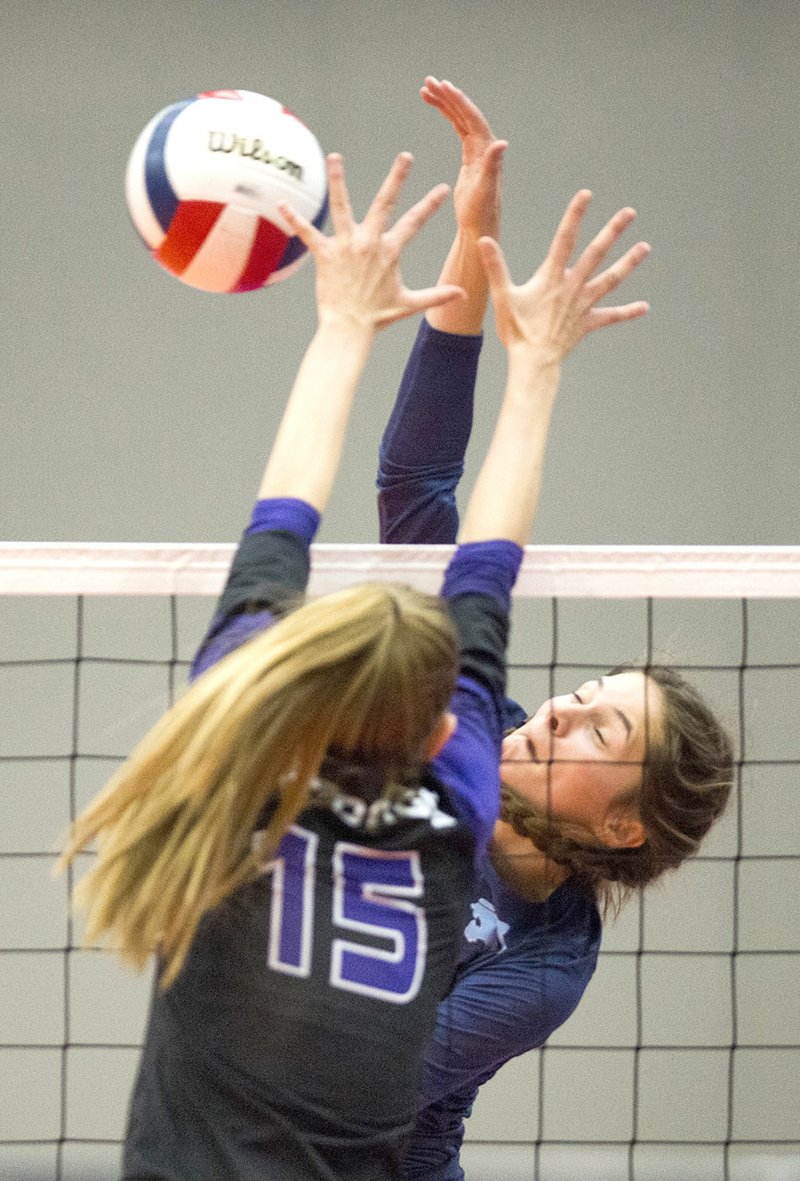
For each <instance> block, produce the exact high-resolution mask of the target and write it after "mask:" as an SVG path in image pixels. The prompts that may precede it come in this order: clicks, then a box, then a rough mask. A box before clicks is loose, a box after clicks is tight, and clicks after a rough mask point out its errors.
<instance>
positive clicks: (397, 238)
mask: <svg viewBox="0 0 800 1181" xmlns="http://www.w3.org/2000/svg"><path fill="white" fill-rule="evenodd" d="M411 163H412V158H411V156H410V155H409V154H408V153H401V154H400V155H399V156H398V157H397V159H396V160H395V162H394V164H393V165H392V168H391V170H390V172H389V175H388V176H387V178H386V180H385V181H384V183H383V185H382V186H381V188H380V189H379V191H378V193H377V195H376V197H375V199H374V201H373V202H372V205H371V206H370V208H369V211H368V212H367V215H366V217H365V218H364V221H363V222H362V223H361V224H358V223H357V222H356V221H355V219H354V217H353V212H352V209H351V208H350V201H349V198H348V194H347V188H346V186H345V182H344V172H343V167H342V160H341V157H340V156H336V155H334V156H330V157H329V160H328V184H329V192H330V212H331V221H332V224H333V229H334V233H333V235H332V236H331V237H326V236H325V235H324V234H321V233H320V232H319V230H317V229H316V228H315V227H314V226H313V225H311V223H310V222H309V221H307V220H306V219H305V218H303V217H301V216H300V215H299V214H297V213H295V212H294V211H293V210H292V209H291V208H290V207H289V206H287V205H282V206H281V207H280V209H281V213H282V214H283V216H284V217H285V218H286V220H287V221H288V222H289V225H290V227H291V228H292V230H293V232H294V233H295V234H296V235H297V236H298V237H299V238H300V239H301V240H302V242H303V243H304V244H305V245H306V246H307V247H308V249H309V251H310V253H311V254H312V256H313V257H314V261H315V263H316V268H317V284H316V290H317V309H318V316H319V323H318V327H317V331H316V334H315V336H314V338H313V340H312V341H311V344H310V345H309V348H308V350H307V352H306V355H305V357H304V359H303V362H302V364H301V366H300V370H299V372H298V375H297V378H296V380H295V383H294V386H293V388H292V392H291V394H290V397H289V401H288V403H287V406H286V410H285V412H284V415H283V419H282V421H281V425H280V429H279V431H278V434H277V437H276V439H275V442H274V444H273V447H272V452H271V454H270V457H269V460H268V462H267V466H266V470H265V472H264V476H263V479H262V482H261V488H260V490H259V496H260V497H261V498H265V497H275V496H280V497H287V496H291V497H296V498H299V499H302V500H305V501H307V502H308V503H309V504H311V505H312V506H313V507H314V508H316V509H317V510H318V511H322V509H323V508H324V507H325V505H326V504H327V501H328V497H329V495H330V491H331V487H332V485H333V480H334V477H335V475H336V471H337V469H338V466H339V460H340V458H341V451H342V444H343V441H344V434H345V428H346V425H347V421H348V418H349V413H350V408H351V405H352V401H353V396H354V394H355V390H356V386H357V383H358V379H359V377H360V375H361V372H362V370H363V368H364V364H365V362H366V359H367V356H368V354H369V350H370V347H371V344H372V341H373V338H374V336H375V334H376V332H377V331H378V330H379V329H380V328H383V327H385V326H386V325H387V324H391V323H393V322H394V321H396V320H400V319H403V318H405V317H406V316H410V315H413V314H414V313H415V312H420V311H425V310H426V309H427V308H432V307H435V306H436V305H438V304H442V303H446V302H448V301H450V300H453V299H456V298H460V297H461V294H462V293H461V292H460V290H459V289H458V288H457V287H455V286H453V285H450V286H444V285H440V286H437V287H433V288H428V289H426V290H423V291H410V290H409V289H408V288H407V287H405V285H404V284H403V282H402V279H401V276H400V272H399V259H400V254H401V251H402V249H403V247H404V246H405V245H406V244H407V243H408V242H409V241H410V239H411V238H413V237H414V235H415V234H416V233H417V231H418V230H419V229H420V228H421V226H422V225H423V224H424V223H425V222H426V221H427V220H428V218H429V217H430V216H431V215H432V214H433V213H434V212H435V210H436V209H438V207H439V206H440V205H441V204H442V202H443V201H444V200H445V198H446V197H447V194H448V189H447V186H446V185H438V186H437V187H436V188H434V189H432V190H431V192H430V193H428V194H427V196H425V197H423V198H422V200H421V201H419V202H417V204H416V205H414V206H413V208H412V209H410V210H409V211H408V212H407V213H405V214H403V216H402V217H401V218H399V220H398V221H397V222H396V223H395V225H394V226H393V227H392V228H391V229H390V228H388V226H389V219H390V217H391V214H392V210H393V209H394V206H395V203H396V201H397V198H398V196H399V193H400V189H401V188H402V185H403V182H404V181H405V179H406V177H407V175H408V172H409V170H410V168H411Z"/></svg>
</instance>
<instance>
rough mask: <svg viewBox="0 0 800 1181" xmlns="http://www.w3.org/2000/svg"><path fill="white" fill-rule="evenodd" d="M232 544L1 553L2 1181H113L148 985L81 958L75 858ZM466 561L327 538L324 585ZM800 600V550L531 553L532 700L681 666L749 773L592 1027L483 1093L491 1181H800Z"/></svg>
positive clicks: (516, 664) (480, 1137)
mask: <svg viewBox="0 0 800 1181" xmlns="http://www.w3.org/2000/svg"><path fill="white" fill-rule="evenodd" d="M232 552H233V549H232V547H231V546H134V545H88V546H67V545H63V546H61V545H48V544H27V545H26V544H19V545H13V544H11V545H0V779H1V782H0V886H1V889H0V896H2V899H3V905H2V907H1V908H0V998H2V1004H0V1176H2V1177H3V1178H5V1177H8V1178H11V1179H14V1181H23V1179H24V1181H29V1179H31V1181H32V1179H34V1178H35V1179H36V1181H93V1179H94V1178H104V1179H108V1178H112V1177H114V1176H116V1175H117V1172H116V1170H117V1168H118V1162H119V1144H120V1140H121V1136H122V1132H123V1127H124V1121H125V1115H126V1108H127V1102H128V1097H129V1093H130V1088H131V1084H132V1080H133V1075H134V1071H135V1068H136V1064H137V1060H138V1053H139V1046H140V1043H141V1038H142V1033H143V1027H144V1021H145V1016H146V1010H147V1003H148V997H149V989H150V981H149V979H144V978H139V977H136V976H134V975H133V974H131V973H129V972H128V971H127V970H126V969H125V968H124V967H122V966H121V965H120V964H119V963H118V961H117V960H116V958H115V957H113V956H112V955H110V954H109V953H107V952H101V951H95V950H86V949H82V948H81V947H80V941H81V931H80V925H79V921H76V920H75V919H73V917H72V916H71V915H70V913H69V909H68V906H67V894H68V890H69V887H70V884H71V878H70V876H66V877H62V878H58V879H54V878H53V876H52V873H51V870H52V867H53V864H54V862H55V852H54V849H55V846H56V842H57V840H58V837H59V834H60V833H62V832H63V830H64V829H65V828H66V826H67V825H68V823H69V821H70V820H71V819H72V818H73V817H74V816H75V815H76V814H77V813H78V812H79V811H80V810H81V809H82V808H83V807H84V806H85V805H86V804H87V803H88V801H89V800H90V799H91V797H92V796H93V795H94V794H95V793H96V791H97V790H99V788H100V787H101V786H102V785H103V783H104V782H105V780H106V779H107V778H108V776H109V775H110V774H111V772H113V770H114V769H115V768H116V767H117V766H118V765H119V763H120V762H121V761H122V760H123V759H124V758H125V756H126V755H127V753H128V752H129V751H130V749H131V748H132V747H133V746H134V745H135V743H136V742H137V741H138V739H139V738H140V737H141V735H142V734H143V733H144V732H145V731H146V730H147V729H148V727H149V726H150V725H151V724H152V723H153V722H154V721H155V720H156V719H157V718H158V717H159V716H160V714H161V713H162V712H163V711H164V710H165V709H166V708H167V706H168V705H169V703H170V702H171V701H172V700H173V699H174V696H175V694H176V693H178V692H180V690H181V688H182V686H183V684H184V683H185V679H186V672H187V669H188V665H189V662H190V660H191V657H192V655H193V653H194V650H195V648H196V646H197V644H198V642H199V640H200V638H201V636H202V634H203V632H204V630H205V627H206V625H207V623H208V620H209V618H210V614H211V610H212V606H213V596H215V595H216V594H217V593H218V592H219V590H220V589H221V587H222V584H223V581H224V578H225V574H226V572H227V569H228V566H229V564H230V559H231V555H232ZM449 552H450V551H449V549H448V548H447V547H438V546H432V547H381V546H342V547H332V546H324V545H321V546H316V547H315V549H314V558H313V571H314V573H313V577H312V586H311V593H321V592H325V591H329V590H333V589H336V588H337V587H339V586H342V585H345V584H349V583H352V582H356V581H364V580H371V579H387V580H394V581H403V582H410V583H412V584H414V585H416V586H420V587H422V588H423V589H428V590H437V589H438V586H439V583H440V578H441V573H442V570H443V568H444V565H445V562H446V559H447V556H448V554H449ZM799 608H800V548H791V547H768V548H761V549H751V548H745V547H714V548H710V549H700V548H696V547H691V548H686V547H645V548H640V549H633V548H629V547H626V548H611V547H596V548H588V549H587V548H573V547H554V548H552V549H544V548H541V547H530V548H529V549H528V551H527V552H526V558H525V562H524V565H523V570H522V573H521V576H520V579H519V582H518V584H517V588H516V592H515V606H514V617H513V627H512V639H511V649H510V675H509V691H510V693H511V695H512V696H513V697H514V698H516V699H517V700H518V701H520V702H521V703H522V704H523V705H524V706H526V707H530V708H531V709H533V708H535V707H536V706H538V705H539V703H540V702H541V701H543V700H545V699H546V698H547V697H549V696H551V695H552V694H553V693H554V692H555V693H560V692H565V691H568V690H571V689H573V688H574V687H575V686H577V685H578V684H579V683H580V682H581V681H582V680H585V679H587V678H588V677H589V676H591V675H597V674H598V673H602V672H605V671H607V670H608V669H609V668H610V667H613V666H614V665H616V664H618V663H620V662H625V661H634V662H636V663H643V664H646V663H648V662H654V663H671V664H673V665H675V666H676V667H677V668H678V669H679V670H680V671H683V672H685V673H686V675H687V676H688V677H689V678H690V679H691V680H693V681H694V682H695V683H696V684H698V686H699V687H700V689H701V690H702V691H703V692H704V693H705V695H706V696H707V697H708V698H709V700H710V701H711V703H712V705H713V706H714V707H715V708H716V710H717V712H718V713H719V714H721V716H722V717H723V718H724V719H725V720H726V721H727V723H728V728H729V730H730V731H731V734H732V736H733V738H734V741H735V744H736V748H737V783H736V792H735V798H734V799H733V801H732V803H731V805H730V807H729V810H728V812H727V814H726V816H725V818H724V819H723V820H722V822H721V823H720V824H719V825H718V826H717V828H716V829H715V830H714V831H713V833H712V834H711V836H710V837H709V839H708V840H707V842H706V843H705V845H704V846H703V848H702V850H701V854H700V856H698V857H697V858H695V859H694V860H692V861H691V862H690V863H688V864H686V865H684V866H683V867H682V868H681V869H680V870H679V871H678V872H677V873H676V874H674V875H671V876H670V877H669V878H668V879H667V880H666V881H665V882H664V884H663V885H661V884H657V885H656V886H654V887H651V888H650V889H649V890H647V891H645V892H643V893H642V894H641V895H640V896H639V897H637V898H635V899H634V900H632V901H631V902H629V903H628V904H627V905H626V907H625V908H624V909H623V911H622V913H621V915H620V917H619V919H618V920H617V921H616V922H609V923H608V924H607V925H606V929H605V933H604V939H603V949H602V951H601V955H600V963H599V966H598V969H597V972H596V975H595V977H594V979H593V980H592V982H591V984H590V985H589V988H588V990H587V993H586V995H585V997H584V999H583V1001H582V1003H581V1005H580V1006H579V1008H578V1010H577V1011H576V1012H575V1014H574V1015H573V1016H572V1017H571V1018H570V1019H569V1021H567V1022H566V1024H565V1025H564V1026H563V1027H562V1028H561V1029H560V1030H558V1031H557V1033H556V1034H555V1035H554V1036H553V1037H552V1038H551V1039H550V1041H549V1042H548V1044H547V1045H546V1046H545V1047H544V1048H543V1049H541V1050H538V1051H532V1052H531V1053H529V1054H526V1055H524V1056H523V1057H522V1058H519V1059H516V1060H515V1061H513V1062H511V1063H509V1064H508V1065H507V1066H505V1067H503V1068H502V1069H501V1071H500V1072H499V1073H498V1075H497V1076H496V1077H495V1078H494V1079H493V1080H492V1081H491V1082H490V1083H488V1084H487V1085H486V1086H485V1087H484V1088H483V1089H482V1091H481V1094H480V1096H479V1098H478V1101H477V1103H476V1104H475V1108H474V1111H473V1115H472V1116H471V1118H470V1120H469V1121H468V1124H467V1140H466V1143H465V1146H464V1151H463V1163H464V1166H465V1170H466V1174H467V1178H468V1179H469V1181H522V1179H526V1181H566V1179H567V1178H569V1181H671V1179H672V1178H675V1179H676V1181H677V1179H678V1178H680V1181H703V1179H705V1178H708V1179H709V1181H710V1179H712V1178H713V1181H720V1179H722V1181H759V1179H761V1178H764V1179H767V1178H768V1179H770V1181H776V1179H787V1181H788V1179H790V1178H795V1179H796V1178H798V1177H800V1119H799V1118H798V1112H800V987H798V980H799V979H800V975H799V969H800V918H798V914H800V908H798V906H797V902H796V899H797V897H798V894H800V806H798V805H799V803H800V793H798V771H799V770H800V610H799ZM77 872H80V867H79V868H78V871H77Z"/></svg>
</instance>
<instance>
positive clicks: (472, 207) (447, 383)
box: [378, 77, 506, 543]
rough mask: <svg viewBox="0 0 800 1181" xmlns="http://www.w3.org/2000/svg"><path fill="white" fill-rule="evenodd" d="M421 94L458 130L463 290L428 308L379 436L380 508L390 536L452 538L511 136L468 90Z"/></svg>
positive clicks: (430, 87)
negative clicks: (482, 246) (487, 252)
mask: <svg viewBox="0 0 800 1181" xmlns="http://www.w3.org/2000/svg"><path fill="white" fill-rule="evenodd" d="M420 94H421V96H422V98H423V99H424V101H425V102H427V103H428V104H429V105H430V106H431V107H433V108H434V109H435V110H438V111H439V112H440V114H442V115H443V116H444V118H445V119H446V120H447V121H448V123H449V124H450V125H451V127H452V128H453V130H454V131H455V133H456V135H457V136H458V139H459V145H460V149H461V168H460V171H459V174H458V179H457V181H456V185H455V189H454V192H453V198H454V208H455V216H456V234H455V238H454V240H453V244H452V247H451V249H450V252H449V254H448V256H447V259H446V260H445V263H444V266H443V268H442V272H441V275H440V280H439V281H440V282H441V283H456V284H458V285H459V286H460V287H461V288H463V290H464V292H465V298H464V299H463V300H460V301H458V302H452V303H450V304H448V305H446V306H445V305H442V306H440V307H438V308H435V309H429V311H428V313H427V315H426V317H425V319H424V320H423V322H422V324H421V325H420V330H419V333H418V334H417V339H416V342H415V344H414V348H413V350H412V353H411V356H410V358H409V361H408V364H407V366H406V369H405V372H404V374H403V379H402V382H401V385H400V390H399V393H398V396H397V401H396V403H395V407H394V410H393V412H392V415H391V418H390V419H389V422H388V424H387V427H386V430H385V432H384V436H383V440H382V442H381V450H380V463H379V469H378V488H379V496H378V513H379V518H380V527H381V540H382V541H386V542H398V543H409V542H412V543H414V542H453V541H455V538H456V533H457V530H458V513H457V510H456V503H455V490H456V487H457V485H458V481H459V479H460V478H461V474H462V472H463V467H464V455H465V453H466V449H467V444H468V442H469V437H470V432H471V429H472V407H473V395H474V390H475V378H476V374H477V368H478V357H479V354H480V348H481V340H482V338H481V336H480V332H481V328H482V325H483V319H484V314H485V311H486V304H487V299H488V283H487V278H486V273H485V271H484V268H483V266H482V265H481V260H480V253H479V249H478V241H479V240H480V238H481V237H482V236H484V235H489V236H490V237H493V238H496V237H497V233H498V228H499V219H500V172H501V164H502V158H503V153H504V152H505V148H506V142H505V140H499V139H496V138H495V136H494V135H493V133H492V130H491V128H490V126H489V123H488V121H487V119H486V118H485V116H484V115H483V113H482V112H481V111H480V110H479V109H478V107H477V106H476V105H475V103H473V102H472V100H471V99H470V98H468V97H467V95H466V94H464V92H463V91H461V90H459V89H458V88H457V87H455V86H453V85H452V83H450V82H446V81H442V82H440V81H438V80H437V79H436V78H432V77H428V78H426V79H425V84H424V85H423V87H422V89H421V91H420Z"/></svg>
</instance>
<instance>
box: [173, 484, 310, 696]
mask: <svg viewBox="0 0 800 1181" xmlns="http://www.w3.org/2000/svg"><path fill="white" fill-rule="evenodd" d="M319 521H320V516H319V513H318V512H317V510H316V509H315V508H313V507H312V506H311V505H310V504H307V503H306V502H305V501H304V500H296V499H294V498H290V497H276V498H274V499H269V500H259V501H257V502H256V505H255V507H254V509H253V514H252V517H251V519H250V524H249V525H248V527H247V529H246V530H245V532H244V534H243V536H242V539H241V541H240V542H239V545H238V547H237V550H236V553H235V554H234V556H233V561H232V563H231V568H230V571H229V573H228V578H227V580H226V583H225V586H224V588H223V591H222V595H221V596H220V599H219V602H218V604H217V609H216V611H215V613H214V617H213V619H212V621H211V626H210V627H209V629H208V632H207V633H206V635H205V637H204V639H203V642H202V644H201V645H200V648H199V649H198V652H197V655H196V656H195V658H194V661H193V663H192V668H191V674H190V675H191V677H192V678H194V677H196V676H199V674H200V673H202V672H205V670H206V669H207V668H210V667H211V665H212V664H216V662H217V661H218V660H221V659H222V657H223V656H227V654H228V653H229V652H232V651H233V650H234V649H235V648H238V647H239V646H240V645H241V644H243V643H245V642H246V641H247V640H249V639H250V638H251V637H252V636H254V635H255V634H256V632H259V631H262V630H263V629H264V628H265V627H269V625H270V624H271V623H273V622H274V621H275V619H276V617H277V616H279V615H281V614H285V612H286V611H288V610H290V609H291V608H292V607H294V606H296V605H297V603H298V602H299V601H301V599H302V597H303V595H304V593H305V589H306V586H307V585H308V575H309V570H310V558H309V547H310V545H311V542H312V541H313V539H314V536H315V535H316V531H317V529H318V528H319Z"/></svg>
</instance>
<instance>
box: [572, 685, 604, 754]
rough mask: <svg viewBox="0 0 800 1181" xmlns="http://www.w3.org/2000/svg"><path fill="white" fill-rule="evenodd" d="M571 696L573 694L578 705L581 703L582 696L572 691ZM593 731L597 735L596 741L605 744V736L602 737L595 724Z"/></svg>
mask: <svg viewBox="0 0 800 1181" xmlns="http://www.w3.org/2000/svg"><path fill="white" fill-rule="evenodd" d="M572 696H573V699H574V700H575V701H577V703H578V705H583V698H582V697H581V696H580V695H579V694H578V693H573V694H572ZM594 732H595V734H596V736H597V740H598V742H600V744H601V745H602V746H607V745H608V743H607V742H606V740H605V738H604V737H603V734H602V731H601V730H598V728H597V726H595V727H594Z"/></svg>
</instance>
